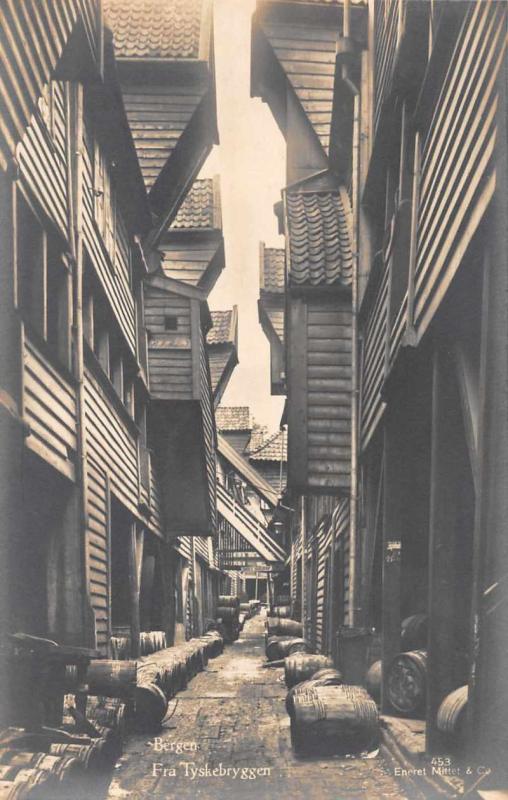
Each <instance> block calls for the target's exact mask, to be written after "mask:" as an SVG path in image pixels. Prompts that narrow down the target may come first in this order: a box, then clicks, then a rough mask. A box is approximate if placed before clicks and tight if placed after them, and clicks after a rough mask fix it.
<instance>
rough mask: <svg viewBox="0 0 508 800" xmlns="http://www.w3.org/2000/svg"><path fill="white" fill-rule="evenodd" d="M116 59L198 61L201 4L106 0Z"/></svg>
mask: <svg viewBox="0 0 508 800" xmlns="http://www.w3.org/2000/svg"><path fill="white" fill-rule="evenodd" d="M104 5H105V17H106V23H107V24H108V25H109V26H110V27H111V29H112V31H113V37H114V44H115V53H116V56H117V57H119V58H155V59H180V58H190V59H191V58H195V59H197V58H198V57H199V43H200V35H201V18H202V14H203V5H204V0H106V2H105V4H104Z"/></svg>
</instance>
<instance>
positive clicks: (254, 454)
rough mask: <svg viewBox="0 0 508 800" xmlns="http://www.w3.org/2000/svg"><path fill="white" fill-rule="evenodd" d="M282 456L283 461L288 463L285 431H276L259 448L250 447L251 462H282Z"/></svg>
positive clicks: (258, 445)
mask: <svg viewBox="0 0 508 800" xmlns="http://www.w3.org/2000/svg"><path fill="white" fill-rule="evenodd" d="M251 441H252V440H251ZM281 454H282V460H283V461H287V458H288V455H287V436H286V432H285V431H284V430H279V431H276V433H273V434H272V435H271V436H268V437H266V438H265V439H264V441H262V442H261V443H260V444H257V446H256V444H255V445H254V447H249V460H251V461H280V460H281Z"/></svg>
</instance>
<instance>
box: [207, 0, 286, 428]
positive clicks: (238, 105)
mask: <svg viewBox="0 0 508 800" xmlns="http://www.w3.org/2000/svg"><path fill="white" fill-rule="evenodd" d="M254 8H255V0H215V23H214V24H215V64H216V79H217V106H218V118H219V136H220V145H219V146H218V147H216V148H214V150H213V152H212V153H211V155H210V157H209V159H208V161H207V162H206V164H205V165H204V167H203V170H202V172H201V175H200V177H211V176H212V175H216V174H218V175H220V179H221V197H222V221H223V229H224V240H225V245H226V267H225V269H224V271H223V273H222V275H221V277H220V278H219V280H218V282H217V284H216V286H215V289H214V290H213V292H212V294H211V295H210V307H211V308H212V309H225V308H231V306H232V305H234V304H236V305H238V316H239V323H238V328H239V358H240V363H239V364H238V366H237V367H236V369H235V371H234V373H233V376H232V378H231V381H230V384H229V386H228V388H227V390H226V392H225V394H224V397H223V399H222V403H223V404H224V405H249V406H250V407H251V410H252V412H253V414H254V417H255V418H256V421H257V422H260V423H261V424H263V425H267V426H268V427H269V429H270V430H276V428H277V427H278V425H279V421H280V417H281V414H282V408H283V404H284V400H283V398H281V397H271V396H270V360H269V359H270V355H269V346H268V341H267V339H266V337H265V335H264V333H263V331H262V329H261V326H260V324H259V322H258V312H257V299H258V297H259V242H260V241H264V242H265V244H266V245H267V246H268V247H282V246H283V245H284V240H283V237H281V236H279V235H278V233H277V220H276V217H275V215H274V213H273V205H274V203H276V202H277V201H278V200H280V196H281V195H280V192H281V188H282V187H283V186H284V179H285V151H286V147H285V142H284V139H283V137H282V135H281V133H280V131H279V129H278V128H277V126H276V124H275V122H274V120H273V117H272V115H271V113H270V110H269V108H268V106H267V105H266V104H265V103H262V102H261V100H259V99H258V98H251V97H250V20H251V16H252V13H253V11H254Z"/></svg>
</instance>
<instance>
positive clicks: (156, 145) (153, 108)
mask: <svg viewBox="0 0 508 800" xmlns="http://www.w3.org/2000/svg"><path fill="white" fill-rule="evenodd" d="M127 69H128V68H127V66H126V65H120V80H121V85H122V95H123V101H124V106H125V111H126V113H127V119H128V120H129V127H130V129H131V132H132V138H133V140H134V144H135V147H136V152H137V154H138V159H139V164H140V167H141V171H142V173H143V178H144V181H145V185H146V187H147V189H151V187H152V186H153V184H154V183H155V181H156V179H157V177H158V176H159V173H160V172H161V170H162V168H163V167H164V165H165V164H166V161H167V160H168V158H169V157H170V155H171V153H172V152H173V150H174V149H175V147H176V145H177V144H178V140H179V139H180V137H181V136H182V134H183V132H184V131H185V129H186V128H187V126H188V125H189V123H190V121H191V118H192V116H193V114H194V112H195V111H196V109H197V107H198V105H199V104H200V102H201V100H202V99H203V97H204V95H205V93H206V88H207V87H206V86H204V85H203V84H202V83H201V84H200V83H199V82H198V81H196V80H195V79H194V82H193V81H192V80H191V78H190V77H188V78H187V79H185V78H181V79H180V82H179V83H178V85H175V82H174V79H173V80H172V81H167V82H166V83H164V84H161V83H156V82H155V83H154V82H153V80H152V81H148V80H146V81H145V82H144V83H143V84H136V83H135V82H132V81H129V80H128V79H127V75H126V74H125V77H122V75H123V74H124V73H126V72H127Z"/></svg>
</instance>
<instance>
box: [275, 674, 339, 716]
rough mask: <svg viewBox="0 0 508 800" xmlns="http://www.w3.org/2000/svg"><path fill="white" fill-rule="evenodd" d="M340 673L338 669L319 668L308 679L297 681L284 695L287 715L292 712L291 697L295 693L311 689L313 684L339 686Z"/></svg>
mask: <svg viewBox="0 0 508 800" xmlns="http://www.w3.org/2000/svg"><path fill="white" fill-rule="evenodd" d="M342 681H343V678H342V673H341V672H339V670H338V669H320V670H318V672H315V673H314V675H313V676H312V678H309V680H308V681H302V683H297V684H296V686H293V688H292V689H290V690H289V692H288V693H287V695H286V711H287V712H288V714H289V716H291V714H292V713H293V698H294V697H295V695H297V694H301V693H302V692H306V691H307V690H308V689H313V688H314V687H315V686H341V685H342Z"/></svg>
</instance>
